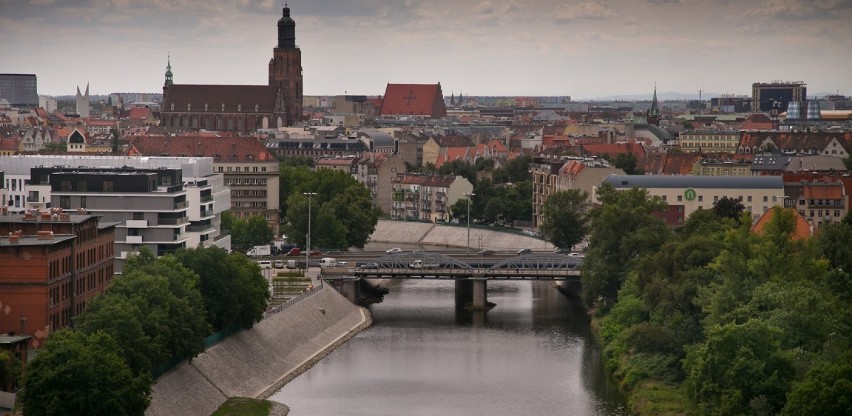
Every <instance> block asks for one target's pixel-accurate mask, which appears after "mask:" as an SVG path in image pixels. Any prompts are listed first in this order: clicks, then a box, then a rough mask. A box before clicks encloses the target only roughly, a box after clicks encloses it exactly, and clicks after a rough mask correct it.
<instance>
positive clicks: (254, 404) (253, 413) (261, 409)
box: [211, 397, 272, 416]
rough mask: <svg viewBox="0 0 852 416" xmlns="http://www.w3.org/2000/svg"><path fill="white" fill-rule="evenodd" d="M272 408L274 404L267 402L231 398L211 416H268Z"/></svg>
mask: <svg viewBox="0 0 852 416" xmlns="http://www.w3.org/2000/svg"><path fill="white" fill-rule="evenodd" d="M271 408H272V403H270V402H268V401H266V400H258V399H249V398H245V397H231V398H230V399H228V400H227V401H225V403H222V405H221V406H219V408H218V409H216V411H215V412H213V414H212V415H211V416H266V415H268V414H269V409H271Z"/></svg>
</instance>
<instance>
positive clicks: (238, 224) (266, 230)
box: [228, 215, 274, 251]
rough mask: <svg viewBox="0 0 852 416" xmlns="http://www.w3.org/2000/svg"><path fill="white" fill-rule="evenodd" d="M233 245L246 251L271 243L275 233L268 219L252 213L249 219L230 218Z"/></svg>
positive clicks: (236, 248) (239, 249)
mask: <svg viewBox="0 0 852 416" xmlns="http://www.w3.org/2000/svg"><path fill="white" fill-rule="evenodd" d="M228 222H229V223H230V224H229V227H230V228H229V229H230V232H231V247H233V248H234V249H235V250H237V251H246V250H248V249H249V248H251V247H253V246H259V245H265V244H269V243H270V242H271V241H272V239H273V238H274V235H273V234H272V228H271V227H270V226H269V223H267V222H266V219H265V218H263V217H262V216H260V215H252V216H251V217H249V218H248V219H241V218H233V217H232V218H229V219H228Z"/></svg>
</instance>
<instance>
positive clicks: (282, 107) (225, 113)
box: [160, 5, 302, 132]
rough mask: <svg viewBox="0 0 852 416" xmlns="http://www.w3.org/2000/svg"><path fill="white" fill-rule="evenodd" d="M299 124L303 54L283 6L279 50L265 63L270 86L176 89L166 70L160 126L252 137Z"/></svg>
mask: <svg viewBox="0 0 852 416" xmlns="http://www.w3.org/2000/svg"><path fill="white" fill-rule="evenodd" d="M301 120H302V51H301V50H300V49H299V47H298V46H296V22H295V21H293V19H292V18H291V17H290V8H289V7H287V6H286V5H285V7H284V10H283V16H282V17H281V19H279V20H278V45H277V46H276V47H275V48H274V49H273V50H272V59H270V60H269V85H197V84H175V83H174V82H173V74H172V67H171V60H169V62H168V64H167V66H166V81H165V84H164V85H163V106H162V109H161V116H160V125H161V126H166V127H178V128H183V129H196V130H197V129H205V130H216V131H234V132H251V131H254V130H257V129H261V128H277V127H285V126H292V125H294V124H296V123H298V122H300V121H301Z"/></svg>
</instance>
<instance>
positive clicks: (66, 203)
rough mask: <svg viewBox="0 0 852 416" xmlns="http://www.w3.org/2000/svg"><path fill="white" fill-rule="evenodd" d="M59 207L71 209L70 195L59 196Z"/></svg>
mask: <svg viewBox="0 0 852 416" xmlns="http://www.w3.org/2000/svg"><path fill="white" fill-rule="evenodd" d="M59 208H62V209H71V197H70V196H68V195H63V196H60V197H59Z"/></svg>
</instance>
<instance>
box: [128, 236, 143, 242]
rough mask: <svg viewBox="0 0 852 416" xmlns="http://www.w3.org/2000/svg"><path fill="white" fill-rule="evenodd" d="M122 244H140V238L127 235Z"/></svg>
mask: <svg viewBox="0 0 852 416" xmlns="http://www.w3.org/2000/svg"><path fill="white" fill-rule="evenodd" d="M124 242H125V243H127V244H142V236H141V235H128V236H127V238H125V239H124Z"/></svg>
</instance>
